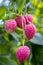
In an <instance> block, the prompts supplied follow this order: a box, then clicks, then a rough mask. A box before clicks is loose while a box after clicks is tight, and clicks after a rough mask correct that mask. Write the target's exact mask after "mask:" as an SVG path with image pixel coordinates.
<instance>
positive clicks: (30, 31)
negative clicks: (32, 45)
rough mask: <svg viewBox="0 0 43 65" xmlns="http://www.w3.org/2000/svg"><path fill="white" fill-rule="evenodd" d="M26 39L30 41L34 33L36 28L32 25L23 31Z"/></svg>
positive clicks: (28, 25)
mask: <svg viewBox="0 0 43 65" xmlns="http://www.w3.org/2000/svg"><path fill="white" fill-rule="evenodd" d="M24 32H25V35H26V37H27V38H28V39H29V40H30V39H32V38H33V37H34V35H35V33H36V27H35V25H34V24H27V25H26V26H25V29H24Z"/></svg>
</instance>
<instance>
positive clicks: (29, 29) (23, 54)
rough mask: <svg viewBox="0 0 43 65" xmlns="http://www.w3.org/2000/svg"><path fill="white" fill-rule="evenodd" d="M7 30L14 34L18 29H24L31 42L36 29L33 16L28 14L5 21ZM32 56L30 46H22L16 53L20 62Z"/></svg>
mask: <svg viewBox="0 0 43 65" xmlns="http://www.w3.org/2000/svg"><path fill="white" fill-rule="evenodd" d="M4 25H5V30H6V31H7V32H8V31H9V32H13V31H14V30H15V29H16V27H17V26H18V27H20V28H21V29H22V28H24V33H25V35H26V37H27V38H28V39H29V40H30V39H32V38H33V37H34V35H35V32H36V27H35V25H34V24H33V16H32V15H31V14H26V15H24V16H21V15H17V16H16V18H15V19H9V20H6V21H5V24H4ZM29 55H30V48H29V47H28V46H20V47H19V48H18V49H17V51H16V56H17V58H18V60H19V61H20V62H22V61H24V60H26V59H27V58H28V56H29Z"/></svg>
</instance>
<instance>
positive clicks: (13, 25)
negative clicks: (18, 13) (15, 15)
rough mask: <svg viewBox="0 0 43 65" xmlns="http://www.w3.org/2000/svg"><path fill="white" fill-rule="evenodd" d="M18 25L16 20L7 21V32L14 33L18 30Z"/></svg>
mask: <svg viewBox="0 0 43 65" xmlns="http://www.w3.org/2000/svg"><path fill="white" fill-rule="evenodd" d="M16 26H17V23H16V21H15V20H14V19H9V20H6V21H5V30H6V31H8V32H13V31H14V30H15V29H16Z"/></svg>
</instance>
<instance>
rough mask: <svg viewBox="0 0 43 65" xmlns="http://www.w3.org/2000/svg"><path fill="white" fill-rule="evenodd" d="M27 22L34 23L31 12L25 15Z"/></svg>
mask: <svg viewBox="0 0 43 65" xmlns="http://www.w3.org/2000/svg"><path fill="white" fill-rule="evenodd" d="M24 17H25V19H26V23H32V22H33V16H32V15H31V14H26V15H25V16H24Z"/></svg>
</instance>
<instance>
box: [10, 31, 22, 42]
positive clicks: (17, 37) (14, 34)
mask: <svg viewBox="0 0 43 65" xmlns="http://www.w3.org/2000/svg"><path fill="white" fill-rule="evenodd" d="M10 34H11V35H12V36H13V38H14V39H15V40H16V41H18V42H19V40H20V39H21V36H19V35H18V34H17V33H16V32H13V33H10Z"/></svg>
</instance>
